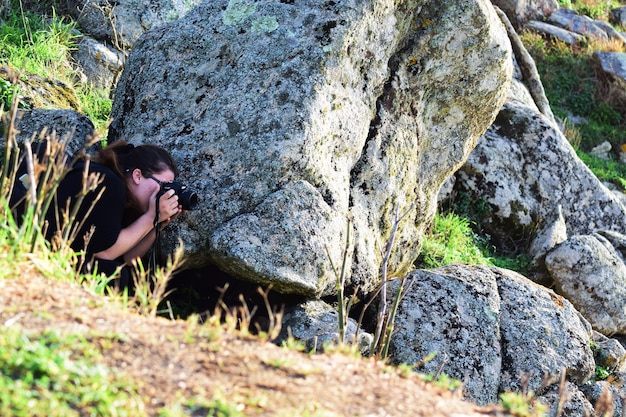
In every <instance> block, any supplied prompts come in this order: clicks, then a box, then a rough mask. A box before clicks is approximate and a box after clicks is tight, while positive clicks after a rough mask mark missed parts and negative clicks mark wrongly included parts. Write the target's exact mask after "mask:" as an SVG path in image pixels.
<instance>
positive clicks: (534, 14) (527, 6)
mask: <svg viewBox="0 0 626 417" xmlns="http://www.w3.org/2000/svg"><path fill="white" fill-rule="evenodd" d="M491 2H492V3H493V4H494V5H496V6H498V7H499V8H501V9H502V11H504V12H505V13H506V15H507V16H508V17H509V20H510V21H511V22H513V24H514V25H515V26H516V27H518V28H519V27H521V26H522V25H523V24H524V23H526V22H528V21H529V20H533V19H536V20H542V19H545V18H547V17H548V16H550V14H551V13H553V12H554V11H555V10H557V9H558V8H559V3H558V1H557V0H492V1H491Z"/></svg>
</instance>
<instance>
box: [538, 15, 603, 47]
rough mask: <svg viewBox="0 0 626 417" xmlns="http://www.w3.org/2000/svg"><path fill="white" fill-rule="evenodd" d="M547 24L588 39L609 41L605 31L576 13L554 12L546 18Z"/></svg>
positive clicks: (587, 17) (591, 20)
mask: <svg viewBox="0 0 626 417" xmlns="http://www.w3.org/2000/svg"><path fill="white" fill-rule="evenodd" d="M548 22H550V23H553V24H555V25H559V26H560V27H562V28H564V29H567V30H568V31H570V32H574V33H578V34H579V35H583V36H584V37H586V38H588V39H595V40H599V41H606V40H608V39H609V37H608V35H607V33H606V31H605V30H604V29H603V28H601V27H599V26H598V25H597V24H596V21H595V20H593V19H592V18H590V17H589V16H581V15H579V14H578V13H577V12H575V11H573V10H569V9H565V8H560V9H557V10H555V11H554V13H552V14H551V15H550V17H549V18H548Z"/></svg>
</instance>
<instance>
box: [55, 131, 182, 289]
mask: <svg viewBox="0 0 626 417" xmlns="http://www.w3.org/2000/svg"><path fill="white" fill-rule="evenodd" d="M85 164H86V162H81V163H79V164H77V165H76V166H75V167H74V168H72V170H70V171H69V172H68V173H67V175H66V176H65V178H63V180H62V181H61V183H60V184H59V187H58V189H57V192H56V197H55V202H54V204H53V205H52V207H53V208H51V209H50V210H48V213H47V215H46V219H47V220H48V222H49V226H48V230H47V233H46V237H47V238H48V239H49V240H50V241H51V242H53V243H54V242H55V241H59V240H63V233H65V232H64V230H63V226H64V224H67V215H64V214H63V213H64V212H65V213H69V212H70V211H71V210H72V208H73V207H74V206H75V205H76V202H80V206H79V209H78V211H77V215H76V216H75V217H74V218H75V221H74V222H72V223H73V224H76V226H74V227H76V229H75V231H74V232H73V233H72V237H71V238H70V239H69V242H70V245H71V247H72V249H73V250H75V251H84V253H86V255H87V256H86V261H87V263H86V266H87V271H90V270H92V269H91V268H92V266H93V268H95V270H96V271H97V272H103V273H105V274H107V275H109V276H110V275H113V274H115V273H116V271H117V270H118V268H120V267H124V266H126V265H130V264H131V263H132V261H134V260H136V259H138V258H140V257H142V256H144V255H145V254H146V253H147V252H148V250H149V249H150V248H151V246H152V244H153V243H154V240H155V238H156V235H157V230H156V228H157V227H159V228H161V229H162V228H163V227H165V226H166V225H167V224H168V223H169V222H170V221H171V220H172V219H174V218H175V217H176V216H178V214H180V213H181V211H182V207H181V205H180V204H179V202H178V196H177V195H176V193H175V191H174V190H168V191H167V192H165V193H161V192H160V191H161V184H162V183H165V182H170V181H173V180H174V178H175V177H176V176H177V175H178V168H177V167H176V163H175V162H174V160H173V159H172V157H171V155H170V154H169V153H168V152H167V151H166V150H164V149H162V148H160V147H158V146H154V145H141V146H136V147H135V146H133V145H131V144H127V143H126V142H124V141H117V142H114V143H112V144H111V145H109V146H107V147H105V148H104V149H102V150H101V151H100V152H99V153H98V155H97V156H96V157H95V158H94V159H93V162H90V163H89V165H88V172H89V174H90V175H92V174H98V175H99V178H100V181H101V182H100V183H99V184H98V185H97V187H96V188H95V190H93V191H90V192H88V193H84V192H82V191H81V190H83V184H84V182H85V180H84V171H85V170H84V166H85ZM81 193H82V194H83V200H82V201H80V197H78V196H80V195H81ZM72 223H70V224H72ZM120 272H121V273H120V279H119V280H118V285H119V286H120V287H126V286H128V285H129V284H131V282H130V274H129V272H128V268H122V269H121V270H120Z"/></svg>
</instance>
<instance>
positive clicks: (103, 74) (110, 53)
mask: <svg viewBox="0 0 626 417" xmlns="http://www.w3.org/2000/svg"><path fill="white" fill-rule="evenodd" d="M72 56H73V57H74V60H75V61H76V63H77V64H78V65H79V66H80V70H81V71H82V72H83V73H84V74H85V76H86V78H87V82H88V83H90V84H91V85H92V86H94V87H96V88H100V89H103V90H106V91H109V90H111V89H113V88H114V87H115V83H116V80H117V77H118V74H119V73H120V72H121V71H122V68H123V67H124V55H123V54H122V53H121V52H119V51H117V50H116V49H113V48H109V47H108V46H106V45H105V44H103V43H101V42H98V41H96V40H95V39H93V38H89V37H83V38H81V40H80V41H79V42H78V47H77V48H76V50H75V51H74V52H73V54H72Z"/></svg>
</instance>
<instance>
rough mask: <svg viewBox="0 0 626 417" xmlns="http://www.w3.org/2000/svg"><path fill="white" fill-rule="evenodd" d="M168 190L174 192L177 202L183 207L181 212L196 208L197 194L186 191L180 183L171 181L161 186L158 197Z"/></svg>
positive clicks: (185, 187) (184, 186)
mask: <svg viewBox="0 0 626 417" xmlns="http://www.w3.org/2000/svg"><path fill="white" fill-rule="evenodd" d="M169 190H174V192H175V194H176V195H177V196H178V202H179V203H180V204H181V205H182V206H183V210H194V209H195V208H196V207H197V206H198V194H196V193H195V192H193V191H191V190H189V189H187V186H186V185H185V184H183V183H182V182H178V181H172V182H164V183H162V184H161V191H159V194H158V196H159V197H160V196H162V195H163V194H164V193H166V192H167V191H169Z"/></svg>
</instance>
